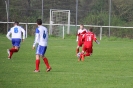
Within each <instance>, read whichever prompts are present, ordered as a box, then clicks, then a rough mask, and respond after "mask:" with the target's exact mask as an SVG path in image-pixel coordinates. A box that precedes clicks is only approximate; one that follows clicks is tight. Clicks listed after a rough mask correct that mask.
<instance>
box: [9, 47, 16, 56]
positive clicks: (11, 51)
mask: <svg viewBox="0 0 133 88" xmlns="http://www.w3.org/2000/svg"><path fill="white" fill-rule="evenodd" d="M9 51H10V56H8V57H9V58H11V57H12V55H13V53H14V52H18V50H17V49H15V48H14V47H13V48H11V49H10V50H9Z"/></svg>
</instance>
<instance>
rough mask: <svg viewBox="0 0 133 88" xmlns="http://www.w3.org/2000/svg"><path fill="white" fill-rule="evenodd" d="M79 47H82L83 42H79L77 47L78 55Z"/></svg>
mask: <svg viewBox="0 0 133 88" xmlns="http://www.w3.org/2000/svg"><path fill="white" fill-rule="evenodd" d="M79 47H82V42H81V41H78V45H77V48H76V54H78V53H79Z"/></svg>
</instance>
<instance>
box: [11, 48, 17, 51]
mask: <svg viewBox="0 0 133 88" xmlns="http://www.w3.org/2000/svg"><path fill="white" fill-rule="evenodd" d="M10 52H18V50H17V49H15V48H11V49H10Z"/></svg>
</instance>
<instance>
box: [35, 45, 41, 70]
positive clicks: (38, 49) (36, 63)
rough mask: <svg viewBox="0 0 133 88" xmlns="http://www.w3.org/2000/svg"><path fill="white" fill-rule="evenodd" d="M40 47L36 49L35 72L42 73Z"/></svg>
mask: <svg viewBox="0 0 133 88" xmlns="http://www.w3.org/2000/svg"><path fill="white" fill-rule="evenodd" d="M40 50H41V49H40V46H39V45H38V46H37V48H36V60H35V66H36V69H35V70H34V72H40V70H39V65H40Z"/></svg>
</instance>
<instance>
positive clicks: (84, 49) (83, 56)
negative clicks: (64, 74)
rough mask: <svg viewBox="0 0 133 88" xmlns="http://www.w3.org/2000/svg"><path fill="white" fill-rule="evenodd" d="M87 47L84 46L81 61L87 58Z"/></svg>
mask: <svg viewBox="0 0 133 88" xmlns="http://www.w3.org/2000/svg"><path fill="white" fill-rule="evenodd" d="M86 49H87V48H86V47H85V46H83V48H82V53H81V61H84V58H85V54H84V53H85V52H86Z"/></svg>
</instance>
